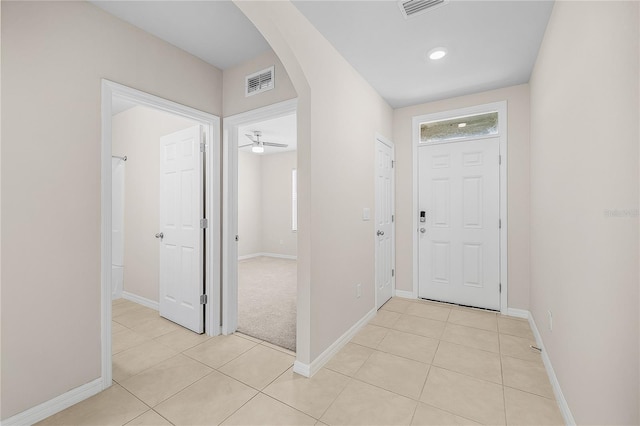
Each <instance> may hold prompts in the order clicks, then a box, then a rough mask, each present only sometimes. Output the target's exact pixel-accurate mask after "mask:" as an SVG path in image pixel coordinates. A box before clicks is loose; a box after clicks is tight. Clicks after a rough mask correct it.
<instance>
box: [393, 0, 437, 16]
mask: <svg viewBox="0 0 640 426" xmlns="http://www.w3.org/2000/svg"><path fill="white" fill-rule="evenodd" d="M447 3H449V0H408V1H401V2H399V3H398V5H399V6H400V11H401V12H402V16H404V18H405V19H408V18H412V17H414V16H417V15H421V14H423V13H425V12H428V11H432V10H433V9H436V8H438V7H440V6H444V5H445V4H447Z"/></svg>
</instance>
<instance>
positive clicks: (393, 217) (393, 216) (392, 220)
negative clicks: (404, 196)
mask: <svg viewBox="0 0 640 426" xmlns="http://www.w3.org/2000/svg"><path fill="white" fill-rule="evenodd" d="M395 220H396V215H395V214H392V215H391V222H395Z"/></svg>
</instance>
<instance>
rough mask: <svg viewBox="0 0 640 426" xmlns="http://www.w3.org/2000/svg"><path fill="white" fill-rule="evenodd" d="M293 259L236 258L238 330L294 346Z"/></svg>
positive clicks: (294, 291) (294, 274)
mask: <svg viewBox="0 0 640 426" xmlns="http://www.w3.org/2000/svg"><path fill="white" fill-rule="evenodd" d="M296 272H297V267H296V261H295V260H289V259H277V258H273V257H264V256H260V257H254V258H251V259H246V260H241V261H239V262H238V331H239V332H241V333H244V334H248V335H249V336H253V337H256V338H258V339H261V340H265V341H267V342H269V343H273V344H274V345H278V346H280V347H283V348H286V349H289V350H292V351H294V352H295V350H296V285H297V277H296Z"/></svg>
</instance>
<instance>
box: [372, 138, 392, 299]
mask: <svg viewBox="0 0 640 426" xmlns="http://www.w3.org/2000/svg"><path fill="white" fill-rule="evenodd" d="M373 142H374V145H373V147H374V149H376V148H377V145H378V142H380V143H382V144H384V145H387V146H388V147H389V148H391V161H392V163H391V164H392V165H391V215H392V216H393V219H392V221H391V270H392V271H393V272H392V273H391V297H393V296H395V294H396V274H395V269H396V221H395V215H396V168H395V161H396V145H395V144H394V143H393V142H392V141H391V140H389V139H387V138H385V137H384V136H382V135H381V134H379V133H376V137H375V139H374V141H373ZM374 161H375V156H374ZM376 182H377V172H376V168H375V167H374V190H375V200H374V201H375V205H376V206H377V205H378V203H377V201H378V200H377V197H378V191H377V189H378V188H377V187H376ZM377 213H378V212H377V211H374V221H375V218H376V215H377ZM374 225H375V224H374ZM374 229H375V226H374ZM375 247H376V248H375V258H374V259H375V260H374V264H375V267H376V269H375V270H376V271H377V270H378V268H377V266H378V265H377V263H378V248H377V247H378V245H377V244H376V246H375ZM373 288H374V290H375V291H374V295H375V298H374V303H375V309H376V310H378V277H377V275H376V274H374V282H373Z"/></svg>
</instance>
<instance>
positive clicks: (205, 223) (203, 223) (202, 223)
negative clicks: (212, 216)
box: [200, 217, 209, 229]
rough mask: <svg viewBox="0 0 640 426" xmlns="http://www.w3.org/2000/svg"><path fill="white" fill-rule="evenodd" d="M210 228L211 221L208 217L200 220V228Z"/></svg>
mask: <svg viewBox="0 0 640 426" xmlns="http://www.w3.org/2000/svg"><path fill="white" fill-rule="evenodd" d="M208 227H209V219H207V218H206V217H205V218H202V219H200V228H202V229H207V228H208Z"/></svg>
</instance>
